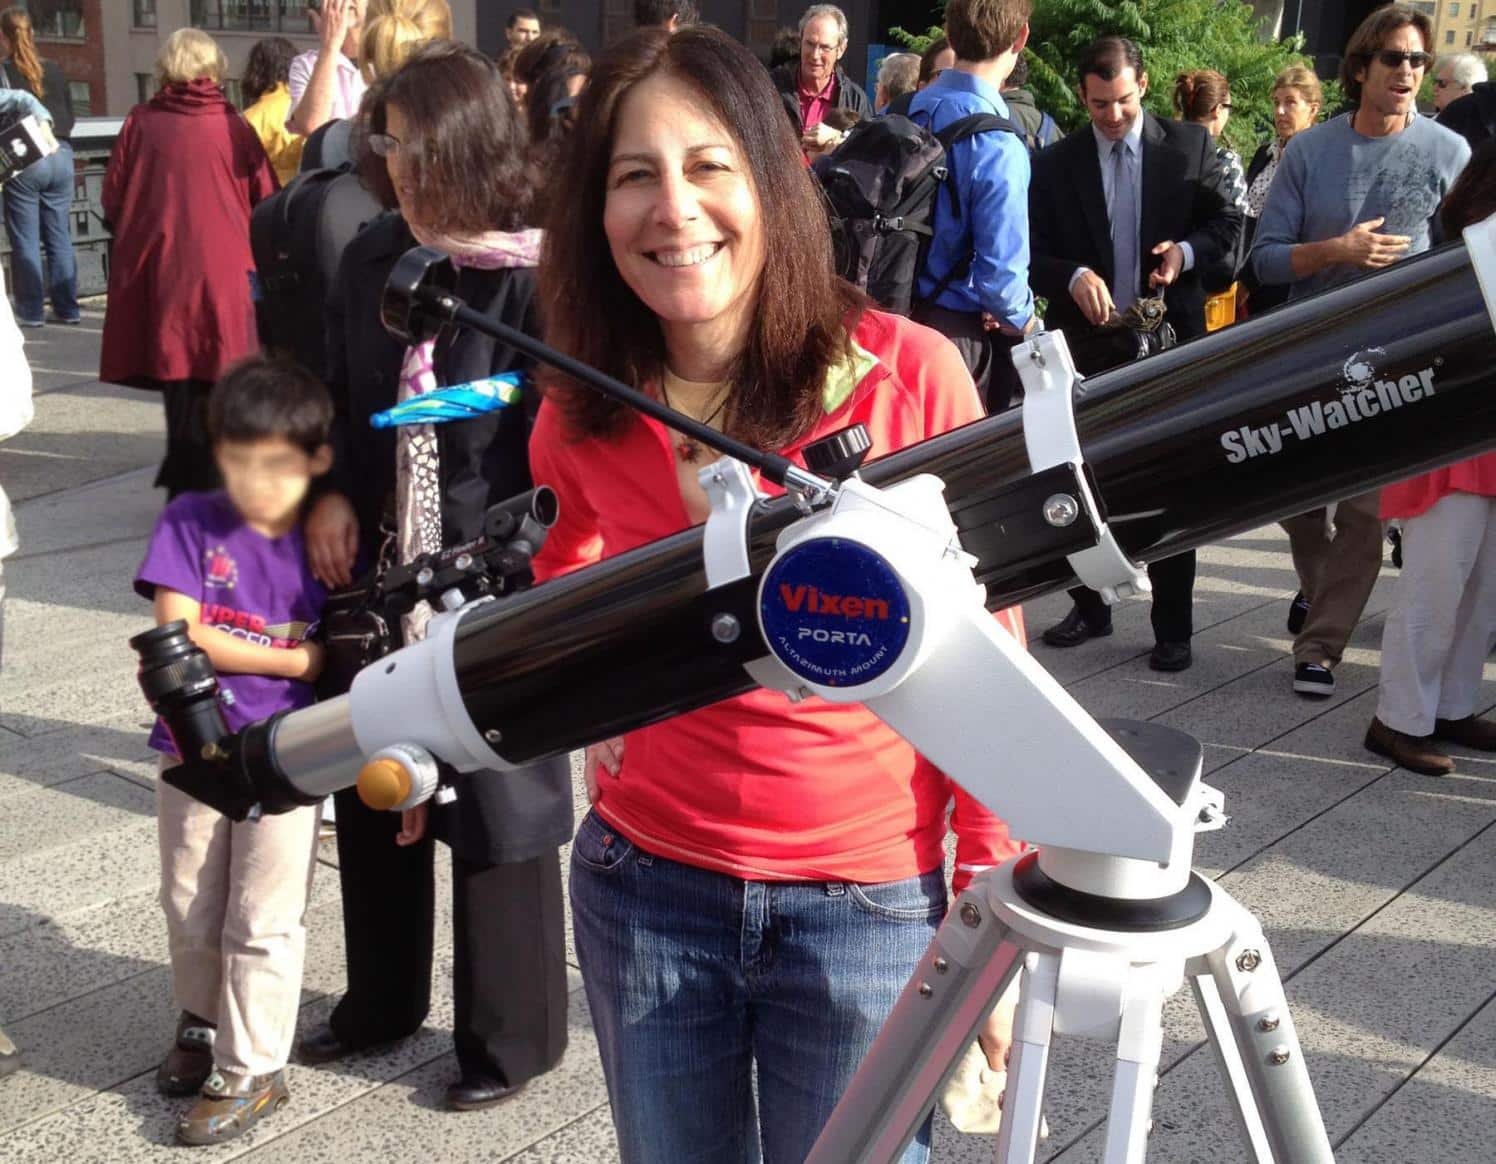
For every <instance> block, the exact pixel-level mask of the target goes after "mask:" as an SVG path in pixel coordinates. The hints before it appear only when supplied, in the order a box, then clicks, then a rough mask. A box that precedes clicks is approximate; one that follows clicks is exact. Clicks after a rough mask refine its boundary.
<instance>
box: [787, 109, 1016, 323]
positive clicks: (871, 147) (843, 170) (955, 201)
mask: <svg viewBox="0 0 1496 1164" xmlns="http://www.w3.org/2000/svg"><path fill="white" fill-rule="evenodd" d="M996 130H1000V131H1002V132H1004V133H1011V134H1015V135H1018V136H1020V137H1021V136H1022V135H1021V134H1019V131H1018V129H1017V127H1016V126H1015V125H1014V124H1013V123H1012V122H1011V121H1009V120H1008V119H1007V118H1005V117H999V116H998V115H997V114H995V113H973V114H972V115H971V116H969V117H963V118H961V119H960V120H959V121H954V122H952V123H951V124H950V125H948V126H946V127H945V128H944V129H942V130H941V131H940V132H939V133H931V132H930V131H929V130H927V129H924V128H923V127H921V126H919V125H917V124H915V123H914V122H913V121H911V120H910V119H909V118H907V117H902V116H900V115H899V114H896V113H893V114H886V115H885V116H883V117H875V118H873V119H872V120H870V121H863V122H859V123H858V124H857V125H855V126H853V127H852V130H851V132H850V133H848V134H847V137H846V140H845V141H843V142H842V143H841V145H839V146H837V147H836V149H835V151H833V152H832V153H831V154H830V155H829V156H828V157H827V158H826V159H825V160H823V161H819V162H817V163H816V166H815V171H816V173H817V175H819V177H820V180H821V187H822V189H823V190H824V191H825V195H826V200H827V202H828V204H829V212H830V216H831V233H832V239H833V243H834V246H835V252H836V270H837V274H839V275H841V276H842V277H843V278H844V279H846V280H848V281H849V282H851V283H853V284H855V285H856V286H858V287H860V288H861V289H862V290H864V291H866V292H867V293H868V295H870V296H871V297H872V298H873V299H875V300H876V301H877V302H878V303H879V305H880V306H882V307H883V308H884V309H885V310H888V311H893V312H897V313H898V314H899V315H908V314H909V312H910V311H911V310H912V309H913V308H914V306H915V304H916V302H917V296H916V292H915V287H916V284H917V282H918V280H919V276H920V274H921V273H922V272H923V271H924V268H925V258H926V255H927V254H928V252H929V249H930V240H931V237H932V235H933V233H934V229H933V228H934V219H935V199H936V197H937V196H938V195H939V193H940V191H941V190H942V189H944V190H946V191H947V192H948V193H949V195H950V199H951V208H952V209H953V210H954V212H955V214H956V217H957V218H959V217H960V216H961V203H960V198H959V196H958V194H957V193H956V186H955V183H953V182H947V181H946V179H947V178H948V177H949V176H950V166H949V163H948V161H947V156H946V155H947V153H948V151H949V150H950V149H951V147H952V146H954V145H955V144H956V143H957V142H961V141H965V140H966V139H967V138H969V137H972V136H974V135H976V134H979V133H990V132H993V131H996ZM970 269H971V256H969V255H968V256H967V257H966V258H965V259H964V260H962V261H961V262H959V263H957V264H956V266H955V268H954V269H953V270H950V271H946V272H943V274H942V275H941V278H940V281H939V283H938V284H937V285H936V287H935V290H934V292H933V293H932V294H931V295H930V296H929V298H930V299H935V298H937V297H938V296H939V295H940V293H941V292H942V291H944V290H945V289H946V288H947V287H949V286H950V285H951V284H952V283H953V282H955V281H956V280H957V279H963V278H965V277H966V273H967V272H968V271H970Z"/></svg>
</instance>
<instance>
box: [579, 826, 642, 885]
mask: <svg viewBox="0 0 1496 1164" xmlns="http://www.w3.org/2000/svg"><path fill="white" fill-rule="evenodd" d="M633 851H634V842H633V841H631V840H629V839H628V838H627V837H626V836H624V835H623V834H622V833H620V832H619V831H618V830H617V829H615V828H614V827H613V826H612V825H610V824H609V823H608V822H607V821H605V820H603V818H602V817H600V816H598V815H597V813H595V812H589V813H588V814H587V815H586V816H585V817H583V818H582V824H581V827H579V828H578V829H577V835H576V837H575V838H573V840H572V842H571V859H572V860H573V861H575V862H576V863H577V864H578V865H580V866H582V868H584V869H587V870H589V871H591V872H593V873H616V872H617V871H618V869H619V868H620V867H621V866H622V865H623V863H624V862H625V861H626V860H628V858H629V856H630V854H632V853H633Z"/></svg>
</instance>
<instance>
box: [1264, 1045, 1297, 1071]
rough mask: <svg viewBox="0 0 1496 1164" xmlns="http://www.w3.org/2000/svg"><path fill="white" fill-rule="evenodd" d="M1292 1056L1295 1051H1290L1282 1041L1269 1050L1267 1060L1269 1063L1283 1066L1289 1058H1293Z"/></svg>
mask: <svg viewBox="0 0 1496 1164" xmlns="http://www.w3.org/2000/svg"><path fill="white" fill-rule="evenodd" d="M1292 1057H1293V1052H1292V1051H1290V1050H1289V1049H1288V1048H1287V1047H1286V1046H1284V1045H1283V1044H1282V1043H1279V1044H1278V1045H1277V1046H1276V1047H1274V1048H1273V1049H1272V1050H1271V1051H1269V1052H1268V1053H1267V1061H1268V1062H1269V1063H1271V1064H1272V1065H1273V1066H1274V1067H1281V1066H1283V1064H1285V1063H1287V1062H1288V1060H1289V1059H1291V1058H1292Z"/></svg>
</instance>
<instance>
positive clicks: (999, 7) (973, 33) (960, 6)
mask: <svg viewBox="0 0 1496 1164" xmlns="http://www.w3.org/2000/svg"><path fill="white" fill-rule="evenodd" d="M1028 18H1029V0H949V2H948V3H947V4H946V6H945V35H946V36H947V37H949V38H950V42H951V48H953V49H955V50H956V56H957V58H958V59H960V60H963V61H990V60H992V59H993V58H994V57H998V56H1001V55H1002V54H1003V53H1005V52H1007V51H1008V50H1009V49H1010V48H1012V47H1013V42H1014V41H1015V40H1017V39H1018V34H1019V33H1020V32H1022V31H1023V26H1024V24H1025V22H1027V20H1028Z"/></svg>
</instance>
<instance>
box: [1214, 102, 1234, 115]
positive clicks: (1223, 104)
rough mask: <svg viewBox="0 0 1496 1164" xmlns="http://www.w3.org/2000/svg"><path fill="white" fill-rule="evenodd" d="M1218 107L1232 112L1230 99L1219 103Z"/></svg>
mask: <svg viewBox="0 0 1496 1164" xmlns="http://www.w3.org/2000/svg"><path fill="white" fill-rule="evenodd" d="M1216 108H1217V109H1224V110H1225V111H1226V112H1227V113H1230V112H1231V102H1229V101H1222V102H1221V103H1220V104H1219V105H1217V106H1216Z"/></svg>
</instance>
